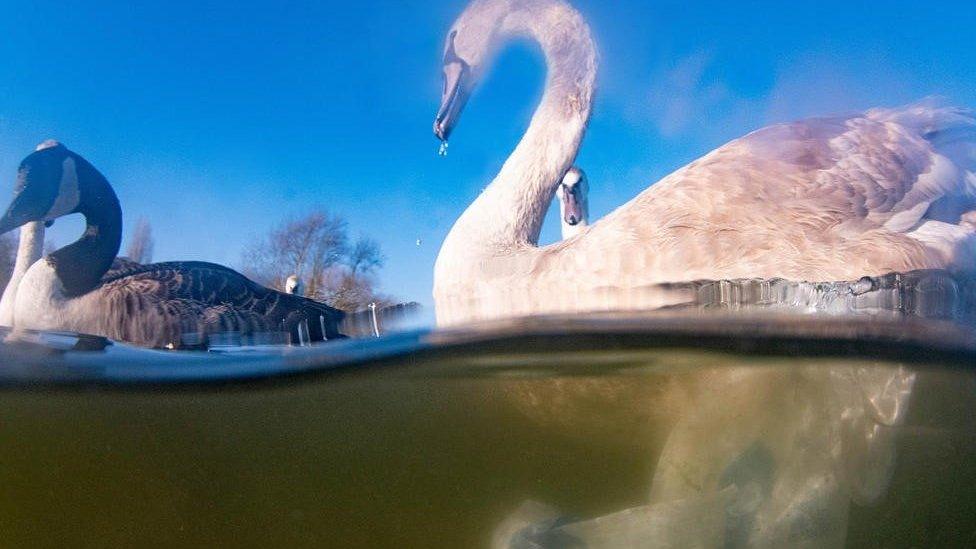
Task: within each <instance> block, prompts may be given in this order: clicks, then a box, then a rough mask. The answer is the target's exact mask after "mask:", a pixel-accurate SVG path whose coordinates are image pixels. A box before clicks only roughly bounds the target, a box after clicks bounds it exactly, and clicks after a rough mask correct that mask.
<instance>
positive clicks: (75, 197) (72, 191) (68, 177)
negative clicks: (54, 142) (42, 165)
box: [45, 156, 81, 219]
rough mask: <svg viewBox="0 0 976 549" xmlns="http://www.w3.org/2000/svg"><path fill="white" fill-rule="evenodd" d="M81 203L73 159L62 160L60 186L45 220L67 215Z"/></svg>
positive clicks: (76, 171)
mask: <svg viewBox="0 0 976 549" xmlns="http://www.w3.org/2000/svg"><path fill="white" fill-rule="evenodd" d="M80 201H81V194H80V192H79V190H78V170H76V169H75V159H74V158H71V157H70V156H69V157H68V158H65V159H64V164H62V165H61V185H60V187H59V188H58V197H57V198H56V199H55V200H54V205H53V206H51V209H50V210H49V211H48V212H47V216H45V219H55V218H58V217H61V216H63V215H68V214H69V213H71V212H73V211H74V209H75V208H77V207H78V203H79V202H80Z"/></svg>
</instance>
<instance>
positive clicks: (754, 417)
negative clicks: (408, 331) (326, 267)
mask: <svg viewBox="0 0 976 549" xmlns="http://www.w3.org/2000/svg"><path fill="white" fill-rule="evenodd" d="M760 320H762V321H760ZM940 326H942V325H940V324H939V323H935V322H925V323H924V324H919V323H912V322H909V321H903V322H897V323H887V324H886V323H884V322H881V321H877V320H872V321H864V320H863V319H862V321H861V322H856V321H855V320H853V319H846V320H843V321H841V322H828V321H827V320H825V319H815V318H814V319H808V321H806V322H801V321H799V320H797V319H795V318H794V319H780V318H774V319H770V318H766V319H752V320H749V319H748V317H744V316H742V315H737V316H734V317H733V316H725V317H719V318H715V317H711V318H707V317H706V316H701V315H694V316H683V317H679V316H674V315H672V316H669V317H666V318H657V317H654V316H647V317H641V318H600V317H591V318H584V319H575V318H568V319H548V320H547V319H523V320H521V321H519V323H516V324H512V325H511V326H510V328H509V329H507V330H506V329H502V328H495V329H489V328H485V329H479V330H470V331H462V332H458V333H451V332H435V333H420V334H418V335H414V336H409V335H405V336H403V337H401V338H400V339H396V338H381V339H369V340H366V341H364V342H357V341H348V342H345V343H336V344H329V345H323V346H321V347H307V348H296V347H292V348H285V349H284V350H283V351H282V350H279V351H278V352H276V353H274V352H271V351H269V350H267V349H254V350H248V351H240V352H231V351H223V352H217V353H214V352H211V353H185V352H159V351H140V350H136V349H122V348H121V346H120V345H109V346H107V347H106V345H104V344H103V345H100V346H99V345H93V344H92V342H88V343H86V344H84V345H82V344H81V340H79V339H78V338H76V337H74V338H73V337H68V336H66V335H64V336H61V337H58V338H55V339H54V340H52V339H51V334H47V335H46V336H45V337H41V338H40V339H39V340H38V341H36V342H33V343H29V342H21V343H20V344H18V345H14V344H13V343H5V345H6V348H5V347H4V345H0V354H2V353H3V352H4V351H6V353H7V354H6V355H5V356H6V357H7V358H11V357H14V358H19V359H22V361H23V362H24V364H23V365H22V367H21V368H13V367H12V366H15V365H16V364H14V363H13V361H10V360H8V361H7V367H6V368H5V369H3V370H0V380H3V383H2V384H0V385H2V386H0V393H2V398H0V418H3V422H0V441H2V442H3V451H2V452H0V485H3V486H4V490H2V491H0V515H2V516H3V517H5V518H4V522H3V524H4V528H2V529H0V545H3V546H36V545H59V544H61V543H59V542H61V541H63V540H65V539H72V540H80V541H79V544H84V543H83V542H84V541H86V540H89V539H90V540H99V541H104V540H105V539H109V540H111V541H112V542H113V543H112V544H114V545H125V546H143V545H147V544H148V545H152V544H153V543H157V544H158V543H159V540H166V542H165V543H166V544H167V545H173V546H201V545H213V544H215V543H218V544H222V545H240V544H242V543H245V542H246V543H245V544H253V545H263V546H272V545H273V546H278V545H288V546H343V547H352V546H369V547H376V546H395V547H476V546H486V545H491V544H494V545H495V546H496V547H526V546H528V547H533V546H535V547H540V546H541V547H565V546H574V545H575V546H587V547H620V546H624V547H627V546H668V545H670V546H673V547H725V546H728V547H736V546H746V545H751V546H804V545H806V546H839V545H844V544H846V545H848V546H853V547H876V546H879V545H880V546H904V545H915V546H922V545H936V546H944V545H946V544H947V543H950V544H951V543H952V542H953V541H957V540H959V539H965V540H971V539H976V538H974V537H973V536H976V529H974V528H976V526H974V525H973V522H972V516H973V514H974V513H976V437H974V436H973V433H976V382H974V381H976V375H974V373H973V372H972V371H971V370H970V369H968V368H969V366H970V365H971V363H972V360H971V358H972V349H973V347H972V341H973V339H972V337H971V336H966V335H965V334H967V333H968V334H971V332H966V331H963V332H958V331H956V330H949V329H948V327H947V326H942V328H945V329H942V330H940V329H939V328H940ZM722 334H724V335H722ZM775 334H780V336H778V337H779V339H777V336H776V335H775ZM844 334H846V336H845V335H844ZM883 334H888V335H887V336H886V337H887V339H885V338H883V337H879V336H880V335H883ZM952 334H955V336H953V335H952ZM794 336H795V337H794ZM801 336H802V337H801ZM956 336H958V337H961V338H964V339H958V338H957V337H956ZM411 337H413V338H415V339H411ZM966 338H968V339H966ZM411 341H413V343H411ZM912 341H915V342H922V343H921V344H915V343H912ZM960 341H962V343H960ZM777 342H779V343H777ZM103 343H105V342H103ZM391 345H394V346H395V345H401V346H402V345H406V346H405V347H402V350H405V352H403V353H401V354H396V355H389V354H387V355H382V353H379V350H380V349H381V348H386V347H389V346H391ZM913 345H914V346H913ZM357 349H359V350H361V351H362V352H364V353H366V355H356V350H357ZM952 349H957V351H952ZM958 349H963V350H962V351H959V350H958ZM967 349H968V350H967ZM339 355H346V356H347V357H348V360H351V361H353V362H354V363H355V364H358V365H360V366H357V367H352V368H349V369H346V370H341V371H326V370H325V369H324V365H326V364H335V361H336V360H338V356H339ZM357 356H358V358H357ZM363 356H367V357H372V358H367V359H363V358H362V357H363ZM377 356H386V357H387V358H386V359H383V360H378V359H376V357H377ZM870 357H877V358H870ZM885 357H886V358H885ZM325 359H328V360H332V361H333V362H327V361H325ZM317 360H321V361H322V362H319V363H317V362H316V361H317ZM363 360H365V363H364V362H361V361H363ZM316 364H319V365H320V366H322V369H320V368H319V367H317V366H315V365H316ZM960 366H963V367H964V368H960ZM146 368H148V369H149V370H150V371H152V372H155V374H152V375H150V376H149V377H147V376H145V375H141V374H139V372H141V371H142V370H144V369H146ZM261 368H269V369H270V370H267V371H270V372H277V373H279V374H280V373H292V374H301V375H294V376H280V375H276V376H272V377H271V378H262V377H260V375H258V376H257V377H254V376H255V375H256V374H260V372H261V370H260V369H261ZM952 368H956V369H952ZM228 369H229V371H230V372H231V373H232V372H234V371H236V372H238V374H232V375H229V376H225V377H223V378H219V379H216V378H212V376H205V375H203V373H204V372H211V371H213V372H216V373H219V372H221V371H224V372H227V371H228ZM181 372H182V373H181ZM241 372H243V374H242V373H241ZM244 374H247V376H246V377H241V376H243V375H244ZM137 375H138V376H140V377H132V380H131V381H129V382H127V381H126V379H127V378H126V376H137ZM235 375H236V376H237V377H234V376H235ZM180 376H183V377H182V378H181V377H180ZM153 380H158V381H153ZM120 501H121V502H124V503H125V504H122V505H120V504H119V502H120ZM120 525H121V526H120ZM92 544H95V545H98V544H99V543H97V542H94V541H93V542H92ZM101 544H104V543H101Z"/></svg>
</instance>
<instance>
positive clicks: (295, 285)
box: [285, 275, 305, 295]
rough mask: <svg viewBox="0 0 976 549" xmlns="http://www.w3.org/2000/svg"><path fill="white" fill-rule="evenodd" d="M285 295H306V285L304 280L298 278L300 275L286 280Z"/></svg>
mask: <svg viewBox="0 0 976 549" xmlns="http://www.w3.org/2000/svg"><path fill="white" fill-rule="evenodd" d="M285 293H286V294H293V295H304V294H305V285H304V284H302V279H300V278H298V275H291V276H289V277H288V278H286V279H285Z"/></svg>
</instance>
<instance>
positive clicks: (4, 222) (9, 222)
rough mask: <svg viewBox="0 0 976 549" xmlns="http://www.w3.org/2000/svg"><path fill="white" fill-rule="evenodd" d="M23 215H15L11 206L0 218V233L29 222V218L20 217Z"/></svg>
mask: <svg viewBox="0 0 976 549" xmlns="http://www.w3.org/2000/svg"><path fill="white" fill-rule="evenodd" d="M22 217H23V216H20V215H17V214H16V213H15V212H14V208H13V207H12V206H11V208H10V209H9V210H7V213H5V214H3V218H0V234H6V233H9V232H10V231H12V230H14V229H16V228H17V227H20V226H21V225H23V224H25V223H28V222H30V219H21V218H22Z"/></svg>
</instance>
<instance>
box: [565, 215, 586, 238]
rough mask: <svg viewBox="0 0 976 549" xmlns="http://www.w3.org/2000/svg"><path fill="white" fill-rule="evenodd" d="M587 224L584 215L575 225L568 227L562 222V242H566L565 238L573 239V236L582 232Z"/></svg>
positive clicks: (568, 225)
mask: <svg viewBox="0 0 976 549" xmlns="http://www.w3.org/2000/svg"><path fill="white" fill-rule="evenodd" d="M588 224H589V223H588V222H587V219H586V217H585V215H584V217H583V220H582V221H580V222H579V223H577V224H575V225H570V224H569V223H566V222H565V221H563V222H562V237H563V240H566V239H567V238H573V237H574V236H576V235H578V234H580V233H581V232H583V229H584V228H586V226H587V225H588Z"/></svg>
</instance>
